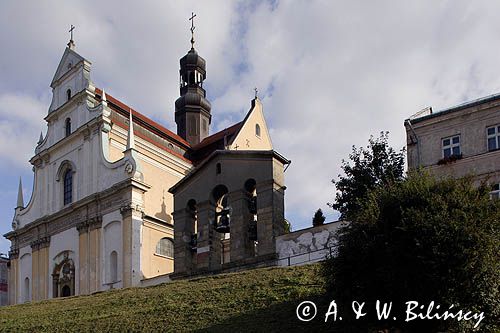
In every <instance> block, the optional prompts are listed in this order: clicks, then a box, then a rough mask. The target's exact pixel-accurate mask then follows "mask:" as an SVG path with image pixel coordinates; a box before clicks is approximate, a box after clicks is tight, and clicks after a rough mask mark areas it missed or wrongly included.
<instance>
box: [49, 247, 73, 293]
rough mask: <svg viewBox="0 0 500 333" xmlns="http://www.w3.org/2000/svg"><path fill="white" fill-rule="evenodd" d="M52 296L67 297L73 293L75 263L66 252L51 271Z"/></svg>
mask: <svg viewBox="0 0 500 333" xmlns="http://www.w3.org/2000/svg"><path fill="white" fill-rule="evenodd" d="M52 290H53V297H54V298H56V297H68V296H73V295H74V294H75V265H74V263H73V260H72V259H70V258H69V255H68V253H67V252H65V253H64V254H63V259H62V260H61V262H59V263H58V264H56V266H55V267H54V271H53V273H52Z"/></svg>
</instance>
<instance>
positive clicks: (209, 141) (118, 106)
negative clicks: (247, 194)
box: [96, 88, 248, 164]
mask: <svg viewBox="0 0 500 333" xmlns="http://www.w3.org/2000/svg"><path fill="white" fill-rule="evenodd" d="M96 98H97V99H98V100H100V99H101V98H102V89H99V88H96ZM106 98H107V101H108V105H109V106H110V107H111V109H113V110H114V111H116V112H118V113H120V114H121V115H122V116H124V117H126V118H128V115H129V111H128V110H131V111H132V115H133V117H134V122H135V123H136V124H139V125H141V126H142V127H144V128H146V129H148V130H150V131H151V132H153V133H154V134H156V135H158V136H160V137H162V138H164V139H167V140H170V141H174V142H175V143H177V144H178V145H179V146H180V147H181V148H183V149H185V150H186V151H187V152H188V154H187V156H183V155H181V154H179V153H177V152H175V151H173V150H171V149H169V148H168V147H166V146H165V145H161V147H160V148H162V149H165V150H168V151H170V152H172V153H173V154H175V155H177V156H178V157H181V158H182V159H184V160H187V161H189V162H192V163H194V164H200V163H201V162H203V161H204V160H205V159H207V158H208V157H210V155H212V153H214V152H215V151H216V150H224V149H226V146H227V145H229V144H231V142H232V141H233V139H234V138H235V137H236V135H237V134H238V133H239V131H240V130H241V128H242V127H243V124H244V123H245V120H246V119H247V118H248V114H247V116H246V117H245V119H244V120H243V121H240V122H238V123H236V124H234V125H232V126H230V127H227V128H225V129H223V130H221V131H219V132H217V133H214V134H212V135H210V136H207V137H206V138H205V139H203V140H202V141H201V142H200V143H198V144H197V145H194V146H191V145H190V144H189V143H188V142H187V141H186V140H184V139H183V138H182V137H180V136H179V135H177V134H175V133H174V132H172V131H170V130H169V129H167V128H165V127H164V126H162V125H160V124H158V123H157V122H155V121H154V120H152V119H150V118H148V117H146V116H145V115H144V114H142V113H140V112H138V111H136V110H134V109H132V108H131V107H129V106H128V105H126V104H125V103H123V102H121V101H120V100H118V99H116V98H114V97H113V96H111V95H109V93H108V92H106ZM117 125H119V126H120V127H124V126H125V127H126V126H127V125H126V124H125V123H120V122H118V121H117ZM139 136H141V135H140V134H139ZM142 138H143V139H145V140H147V141H151V140H149V139H148V138H146V137H142ZM152 143H154V144H156V145H158V144H159V142H152Z"/></svg>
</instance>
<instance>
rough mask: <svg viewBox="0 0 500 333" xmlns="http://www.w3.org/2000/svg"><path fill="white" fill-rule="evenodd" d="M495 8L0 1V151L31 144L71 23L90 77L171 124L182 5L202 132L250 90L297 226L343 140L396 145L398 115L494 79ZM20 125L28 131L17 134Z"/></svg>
mask: <svg viewBox="0 0 500 333" xmlns="http://www.w3.org/2000/svg"><path fill="white" fill-rule="evenodd" d="M499 9H500V5H499V4H496V3H493V4H492V3H489V2H482V1H476V2H474V3H470V2H467V1H453V2H447V1H443V2H438V3H436V2H434V1H419V2H412V3H409V2H393V1H391V2H389V1H377V2H370V3H367V2H359V1H350V2H333V1H293V2H292V1H281V2H279V1H273V2H267V1H258V2H251V3H248V2H233V1H231V2H226V1H224V2H223V1H203V2H194V1H189V2H152V1H151V2H150V1H143V2H129V3H127V5H124V4H123V3H122V2H99V1H86V2H78V3H75V2H62V1H52V2H44V3H43V4H42V3H40V4H38V3H33V2H27V1H15V2H2V3H1V4H0V39H1V41H2V46H3V49H2V57H1V59H0V70H1V72H2V80H1V81H0V96H3V98H4V100H3V101H5V98H7V97H5V96H10V97H9V98H13V97H12V96H17V97H15V98H14V99H15V102H10V103H14V104H16V103H17V104H19V105H21V104H22V103H26V104H25V105H24V106H23V107H22V108H18V109H19V110H22V112H21V113H20V114H19V115H16V116H15V117H14V118H12V117H10V118H8V119H7V118H6V116H5V112H6V111H5V110H7V109H6V107H5V106H4V105H3V104H4V103H0V110H1V112H2V113H0V117H1V118H0V119H1V123H0V126H2V127H1V128H0V131H1V134H0V135H1V137H0V140H1V141H0V154H1V155H0V156H2V159H10V160H12V161H14V162H15V163H20V162H21V161H25V160H26V159H27V156H28V155H30V154H31V153H32V151H33V148H34V143H35V141H36V138H37V137H38V134H37V132H38V131H39V127H40V125H39V124H38V123H36V121H35V119H41V118H42V117H43V115H44V112H46V109H47V108H48V104H49V103H48V102H47V100H46V99H45V98H39V97H38V96H46V94H47V93H50V91H49V89H48V88H47V86H48V83H49V82H50V79H51V78H52V75H53V72H54V71H55V69H56V67H57V63H58V61H59V57H60V56H61V55H62V52H63V49H64V43H65V42H67V37H68V34H67V28H68V26H69V24H71V23H72V24H74V25H76V27H77V29H76V31H75V40H76V44H77V51H78V52H80V53H81V54H82V55H83V56H84V57H86V58H88V59H89V60H91V61H92V62H93V67H92V78H93V80H94V82H95V83H96V84H97V85H98V86H99V87H103V88H105V89H106V91H107V92H109V93H111V94H112V95H114V96H115V97H117V98H119V99H121V100H123V101H124V102H126V103H128V104H129V105H131V106H133V107H135V108H137V109H138V110H140V111H142V112H143V113H145V114H146V115H148V116H152V117H154V118H155V119H158V120H160V121H161V122H163V123H165V124H167V126H169V127H170V128H175V127H174V122H173V111H174V101H175V99H176V98H177V96H178V60H179V58H180V57H181V56H183V55H184V54H185V53H186V51H187V50H188V49H189V47H190V45H189V39H190V35H189V31H188V27H189V23H188V21H187V18H188V17H189V15H190V13H191V11H194V12H196V13H197V18H196V25H197V28H196V30H195V39H196V48H197V50H198V51H199V53H200V54H201V55H202V56H203V57H204V58H205V59H206V60H207V71H208V79H207V85H206V87H207V93H208V97H209V98H210V100H211V101H212V106H213V127H212V131H215V130H218V129H221V128H223V127H227V126H228V125H230V124H231V122H236V121H239V120H240V119H241V118H242V117H243V115H244V114H245V112H246V111H247V110H248V107H249V103H250V99H251V98H252V96H253V88H254V87H255V86H257V87H258V88H259V90H260V96H261V97H262V99H263V103H264V112H265V114H266V117H267V119H268V124H269V126H270V128H271V132H272V139H273V143H274V145H275V147H276V148H277V149H278V150H279V151H280V152H281V153H282V154H284V155H285V156H287V157H288V158H290V159H291V160H292V161H293V162H292V165H291V166H290V168H289V169H288V171H287V173H286V181H287V187H288V190H287V193H286V196H287V202H286V204H287V215H288V216H289V217H293V222H294V224H295V228H298V227H304V226H307V225H309V224H310V218H311V216H312V215H313V213H314V211H315V210H316V209H317V208H318V207H322V208H324V210H325V211H328V208H327V207H326V202H328V201H331V200H332V198H333V192H334V188H333V186H332V185H331V183H330V180H331V179H332V178H334V177H336V176H337V174H338V173H339V172H340V168H339V166H340V161H341V159H342V158H346V157H347V156H348V154H349V152H350V150H351V146H352V145H353V144H354V145H357V146H359V145H366V143H367V140H368V138H369V136H370V135H371V134H374V135H377V133H378V132H380V131H383V130H389V131H390V132H391V135H390V138H391V143H392V144H393V145H394V146H396V147H398V148H399V147H402V146H403V145H404V143H405V142H404V140H405V136H404V127H403V120H404V119H405V118H406V117H408V116H410V115H411V114H413V113H415V112H417V111H419V110H420V109H422V108H423V107H426V106H428V105H432V106H433V107H434V109H439V108H442V107H446V106H451V105H454V104H457V103H459V102H461V101H464V100H466V99H472V98H476V97H480V96H483V95H487V94H490V93H494V92H497V91H498V90H499V88H500V75H499V74H500V73H499V72H500V67H499V66H498V65H497V63H498V59H500V44H499V43H498V42H497V41H498V37H497V35H498V31H500V21H499V20H498V19H497V18H496V13H497V12H498V10H499ZM20 13H22V14H23V15H22V19H21V15H20ZM26 22H30V23H29V24H26ZM1 101H2V100H0V102H1ZM31 112H33V113H31ZM26 115H32V117H31V116H26ZM24 122H27V123H28V124H30V126H32V127H30V128H32V130H33V131H35V128H36V129H37V130H36V131H35V132H34V133H33V135H32V134H31V133H29V135H22V133H20V131H19V129H18V127H17V126H19V124H20V123H24ZM41 123H42V122H40V124H41ZM30 132H31V129H30ZM14 142H16V143H18V144H17V149H15V151H16V152H21V153H19V155H22V157H16V156H15V154H13V153H14V149H13V148H12V146H13V143H14ZM331 216H332V217H333V216H334V215H333V214H332V215H331Z"/></svg>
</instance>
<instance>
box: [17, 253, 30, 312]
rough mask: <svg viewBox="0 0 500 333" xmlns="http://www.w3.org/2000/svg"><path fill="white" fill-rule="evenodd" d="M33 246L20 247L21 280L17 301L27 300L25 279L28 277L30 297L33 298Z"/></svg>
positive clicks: (19, 281)
mask: <svg viewBox="0 0 500 333" xmlns="http://www.w3.org/2000/svg"><path fill="white" fill-rule="evenodd" d="M31 264H32V262H31V246H25V247H23V248H21V249H19V280H18V283H17V285H18V286H19V295H18V298H17V303H18V304H19V303H24V301H25V299H26V298H25V291H24V280H25V279H26V278H29V279H30V290H29V297H28V299H29V300H31V292H32V288H31V286H32V274H31V272H32V271H31Z"/></svg>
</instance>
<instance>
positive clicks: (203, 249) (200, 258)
mask: <svg viewBox="0 0 500 333" xmlns="http://www.w3.org/2000/svg"><path fill="white" fill-rule="evenodd" d="M197 208H198V249H197V256H196V260H197V269H198V270H210V271H214V270H219V269H220V268H221V234H219V233H218V232H216V231H215V229H214V225H213V222H214V218H215V207H214V206H213V205H212V204H211V203H210V202H209V201H205V202H202V203H200V204H198V205H197Z"/></svg>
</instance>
